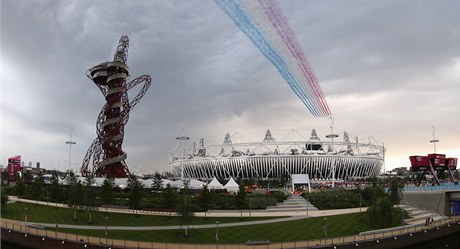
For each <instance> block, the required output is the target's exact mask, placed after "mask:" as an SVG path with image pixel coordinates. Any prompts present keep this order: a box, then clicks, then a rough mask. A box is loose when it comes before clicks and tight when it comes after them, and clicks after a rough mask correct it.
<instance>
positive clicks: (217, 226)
mask: <svg viewBox="0 0 460 249" xmlns="http://www.w3.org/2000/svg"><path fill="white" fill-rule="evenodd" d="M216 249H219V221H216Z"/></svg>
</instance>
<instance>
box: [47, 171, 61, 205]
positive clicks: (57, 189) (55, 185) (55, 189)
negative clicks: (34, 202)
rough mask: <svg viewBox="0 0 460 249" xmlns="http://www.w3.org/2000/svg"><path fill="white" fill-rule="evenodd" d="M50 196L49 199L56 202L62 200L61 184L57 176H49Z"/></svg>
mask: <svg viewBox="0 0 460 249" xmlns="http://www.w3.org/2000/svg"><path fill="white" fill-rule="evenodd" d="M50 197H51V200H52V201H54V202H55V203H56V207H57V203H58V202H59V201H61V200H62V186H61V185H60V184H59V180H58V177H57V176H56V175H53V176H52V178H51V185H50Z"/></svg>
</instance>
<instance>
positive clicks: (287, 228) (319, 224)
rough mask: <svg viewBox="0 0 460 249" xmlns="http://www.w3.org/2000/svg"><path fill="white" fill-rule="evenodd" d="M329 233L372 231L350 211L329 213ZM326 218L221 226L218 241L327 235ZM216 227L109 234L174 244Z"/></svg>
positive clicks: (203, 237)
mask: <svg viewBox="0 0 460 249" xmlns="http://www.w3.org/2000/svg"><path fill="white" fill-rule="evenodd" d="M327 223H328V236H329V237H337V236H345V235H352V234H357V233H359V232H360V231H366V230H369V229H370V227H368V226H367V225H366V224H367V221H366V216H365V214H359V213H356V214H347V215H336V216H329V217H328V218H327ZM323 224H324V218H323V217H317V218H308V219H303V220H296V221H289V222H278V223H272V224H264V225H251V226H240V227H228V228H222V227H219V242H221V243H245V242H246V241H248V240H257V239H268V240H270V241H271V242H282V241H298V240H308V239H319V238H324V234H323ZM60 231H66V232H68V233H77V234H82V235H89V236H95V237H102V238H104V237H105V232H104V231H103V230H101V231H94V230H74V229H60ZM215 232H216V229H215V228H212V229H189V235H190V236H189V237H187V238H185V237H184V236H183V235H184V230H183V229H182V230H163V231H109V232H108V237H109V238H114V239H124V240H134V241H153V242H171V243H172V242H174V243H213V242H215Z"/></svg>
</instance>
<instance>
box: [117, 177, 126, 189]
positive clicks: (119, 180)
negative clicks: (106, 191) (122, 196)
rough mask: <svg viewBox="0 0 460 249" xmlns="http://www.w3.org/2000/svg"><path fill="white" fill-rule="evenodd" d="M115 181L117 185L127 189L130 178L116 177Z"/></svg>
mask: <svg viewBox="0 0 460 249" xmlns="http://www.w3.org/2000/svg"><path fill="white" fill-rule="evenodd" d="M114 183H115V186H117V187H119V188H121V189H125V188H127V187H128V178H115V180H114Z"/></svg>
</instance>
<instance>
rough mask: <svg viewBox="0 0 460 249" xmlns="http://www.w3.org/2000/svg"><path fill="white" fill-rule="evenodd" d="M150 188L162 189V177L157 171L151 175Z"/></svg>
mask: <svg viewBox="0 0 460 249" xmlns="http://www.w3.org/2000/svg"><path fill="white" fill-rule="evenodd" d="M152 189H153V190H155V191H160V190H161V189H163V179H162V177H161V175H160V173H159V172H158V171H155V174H154V175H153V182H152Z"/></svg>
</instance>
